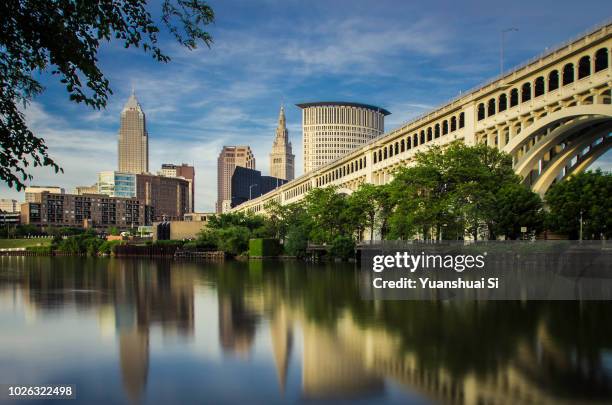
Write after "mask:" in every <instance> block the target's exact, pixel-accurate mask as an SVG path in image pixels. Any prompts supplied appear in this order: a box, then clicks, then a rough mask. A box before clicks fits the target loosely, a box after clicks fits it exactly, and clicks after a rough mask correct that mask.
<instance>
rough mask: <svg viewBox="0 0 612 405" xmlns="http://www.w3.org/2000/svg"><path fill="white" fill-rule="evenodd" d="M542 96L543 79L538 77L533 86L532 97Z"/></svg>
mask: <svg viewBox="0 0 612 405" xmlns="http://www.w3.org/2000/svg"><path fill="white" fill-rule="evenodd" d="M542 94H544V77H543V76H540V77H538V78H537V79H536V80H535V85H534V89H533V96H534V97H539V96H541V95H542Z"/></svg>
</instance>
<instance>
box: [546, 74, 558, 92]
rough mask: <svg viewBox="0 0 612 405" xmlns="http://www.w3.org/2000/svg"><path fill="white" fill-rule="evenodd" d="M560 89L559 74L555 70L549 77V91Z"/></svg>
mask: <svg viewBox="0 0 612 405" xmlns="http://www.w3.org/2000/svg"><path fill="white" fill-rule="evenodd" d="M558 88H559V72H558V71H556V70H553V71H552V72H550V74H549V75H548V91H553V90H557V89H558Z"/></svg>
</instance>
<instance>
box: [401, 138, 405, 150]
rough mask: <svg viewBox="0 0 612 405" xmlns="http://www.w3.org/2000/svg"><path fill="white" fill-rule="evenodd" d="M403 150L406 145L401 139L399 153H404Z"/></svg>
mask: <svg viewBox="0 0 612 405" xmlns="http://www.w3.org/2000/svg"><path fill="white" fill-rule="evenodd" d="M405 150H406V143H405V142H404V140H403V139H402V140H401V142H400V151H401V152H404V151H405Z"/></svg>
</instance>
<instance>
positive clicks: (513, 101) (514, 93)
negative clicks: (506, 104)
mask: <svg viewBox="0 0 612 405" xmlns="http://www.w3.org/2000/svg"><path fill="white" fill-rule="evenodd" d="M518 100H519V99H518V90H517V89H512V90H510V107H514V106H517V105H518Z"/></svg>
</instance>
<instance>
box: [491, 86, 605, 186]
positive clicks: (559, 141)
mask: <svg viewBox="0 0 612 405" xmlns="http://www.w3.org/2000/svg"><path fill="white" fill-rule="evenodd" d="M592 97H594V98H599V99H600V101H604V102H609V99H605V98H606V97H608V94H607V92H601V93H599V94H594V95H592ZM604 99H605V100H604ZM515 131H516V130H515ZM611 132H612V105H611V104H590V103H589V104H584V105H576V106H573V107H567V108H565V109H561V110H557V111H555V112H552V113H550V114H547V115H545V116H544V117H541V118H540V119H537V120H535V121H533V123H532V124H531V125H529V126H528V127H527V128H526V129H524V130H523V131H520V133H518V134H516V135H515V136H514V137H513V138H512V139H510V141H509V142H508V143H507V144H506V145H505V146H504V147H503V148H502V150H503V151H504V152H507V153H509V154H511V155H512V156H513V163H514V170H515V172H516V173H517V174H518V175H520V176H521V177H522V178H523V179H524V181H525V182H526V183H527V184H529V185H531V186H532V188H533V189H534V191H536V192H538V193H540V194H544V193H545V192H546V191H547V190H548V188H549V187H550V185H551V184H552V183H553V182H554V181H555V180H556V179H557V178H558V177H559V175H560V174H563V175H567V174H568V173H566V172H567V169H568V168H569V169H571V170H570V171H571V172H572V173H573V172H576V173H577V172H579V171H583V170H585V169H586V168H587V167H588V165H585V164H584V162H586V161H587V160H589V161H590V162H591V163H592V162H593V161H594V160H593V159H594V158H596V157H598V156H600V155H598V154H597V153H599V152H601V154H603V153H605V151H606V150H608V149H609V148H610V145H611V143H610V141H609V139H608V138H609V134H610V133H611ZM515 133H516V132H515ZM598 139H600V140H602V142H601V144H600V145H598V147H597V148H593V150H594V151H595V150H596V151H598V152H597V153H592V154H590V155H589V156H588V157H586V156H582V155H581V154H580V152H581V151H582V150H583V149H585V148H587V147H588V148H589V149H590V148H591V145H592V144H593V142H595V141H597V140H598ZM578 155H580V159H579V160H580V163H581V164H580V165H578V166H576V165H575V164H573V165H569V166H568V164H569V163H570V161H571V160H572V159H574V158H575V157H576V156H578ZM589 164H590V163H589Z"/></svg>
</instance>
